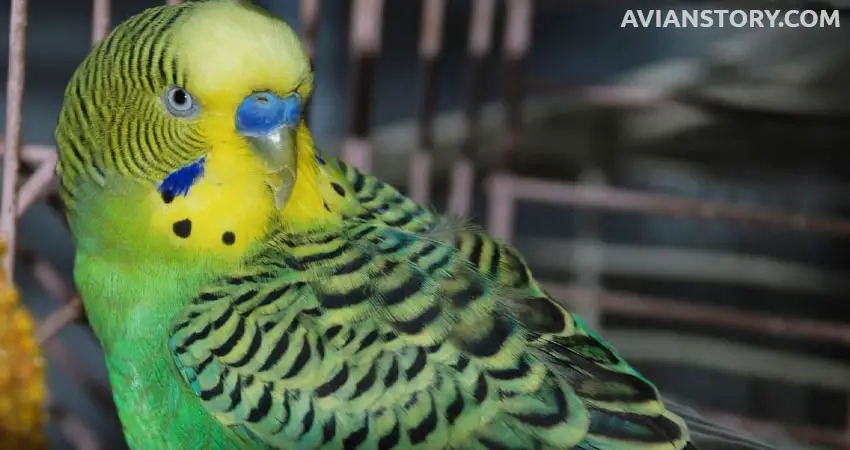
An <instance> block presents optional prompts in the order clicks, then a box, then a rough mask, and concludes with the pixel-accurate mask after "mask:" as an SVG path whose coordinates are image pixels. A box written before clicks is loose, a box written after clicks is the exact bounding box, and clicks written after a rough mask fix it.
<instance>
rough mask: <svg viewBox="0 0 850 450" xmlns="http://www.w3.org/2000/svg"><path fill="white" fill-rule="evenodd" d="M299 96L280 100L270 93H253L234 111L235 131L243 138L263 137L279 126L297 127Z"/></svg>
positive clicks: (299, 117) (299, 105)
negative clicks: (243, 136)
mask: <svg viewBox="0 0 850 450" xmlns="http://www.w3.org/2000/svg"><path fill="white" fill-rule="evenodd" d="M301 111H302V103H301V96H300V95H298V94H297V93H293V94H291V95H289V96H287V97H286V98H280V97H278V96H277V95H275V94H272V93H271V92H255V93H253V94H251V95H249V96H248V97H245V100H243V101H242V103H241V104H240V105H239V108H237V109H236V131H237V132H239V133H240V134H243V135H245V136H263V135H266V134H269V133H270V132H272V131H273V130H275V129H276V128H278V127H280V126H281V125H287V126H290V127H296V126H298V122H300V121H301Z"/></svg>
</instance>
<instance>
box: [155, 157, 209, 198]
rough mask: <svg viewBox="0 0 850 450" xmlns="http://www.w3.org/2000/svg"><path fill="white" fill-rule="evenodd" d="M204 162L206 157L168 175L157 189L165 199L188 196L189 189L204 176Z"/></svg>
mask: <svg viewBox="0 0 850 450" xmlns="http://www.w3.org/2000/svg"><path fill="white" fill-rule="evenodd" d="M204 162H206V157H204V156H202V157H200V158H198V159H197V160H195V161H193V162H191V163H189V164H186V165H185V166H183V167H181V168H179V169H177V170H175V171H174V172H171V173H169V174H168V176H166V177H165V179H164V180H162V183H161V184H160V185H159V188H157V191H159V194H160V195H162V197H163V198H172V199H173V198H174V197H177V196H178V195H182V196H186V195H187V194H188V193H189V189H190V188H191V187H192V186H193V185H194V184H195V182H197V181H198V180H199V179H200V178H201V177H202V176H203V175H204Z"/></svg>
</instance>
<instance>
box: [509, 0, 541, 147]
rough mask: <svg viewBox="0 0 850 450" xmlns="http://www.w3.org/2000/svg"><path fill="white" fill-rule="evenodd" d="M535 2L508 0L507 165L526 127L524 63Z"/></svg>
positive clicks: (532, 0) (530, 0)
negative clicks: (524, 118)
mask: <svg viewBox="0 0 850 450" xmlns="http://www.w3.org/2000/svg"><path fill="white" fill-rule="evenodd" d="M533 2H534V0H508V4H507V11H506V17H505V37H504V39H505V41H504V49H505V67H504V87H503V89H504V97H505V106H506V107H507V115H506V119H507V123H506V124H505V125H506V127H507V128H506V131H507V134H506V136H505V139H504V140H503V141H502V142H503V144H504V149H505V154H504V155H503V156H504V157H505V158H503V159H502V160H503V161H505V160H507V158H508V157H509V154H508V153H509V152H513V151H515V150H516V146H517V144H518V140H519V133H520V130H519V129H520V127H521V126H522V97H523V88H522V85H523V83H522V63H523V60H524V59H525V56H526V53H527V52H528V47H529V44H530V42H531V25H532V20H531V19H532V12H533V9H534V3H533Z"/></svg>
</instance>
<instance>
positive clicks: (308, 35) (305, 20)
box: [299, 0, 321, 124]
mask: <svg viewBox="0 0 850 450" xmlns="http://www.w3.org/2000/svg"><path fill="white" fill-rule="evenodd" d="M320 6H321V5H320V1H319V0H301V8H300V9H299V12H300V15H301V26H303V27H304V45H305V46H306V47H307V55H308V56H309V57H310V70H311V71H312V70H315V67H316V52H317V48H318V47H317V45H318V44H317V41H318V30H319V11H320ZM310 105H312V97H311V98H309V99H307V103H306V104H305V105H304V121H305V122H306V123H307V124H309V123H310Z"/></svg>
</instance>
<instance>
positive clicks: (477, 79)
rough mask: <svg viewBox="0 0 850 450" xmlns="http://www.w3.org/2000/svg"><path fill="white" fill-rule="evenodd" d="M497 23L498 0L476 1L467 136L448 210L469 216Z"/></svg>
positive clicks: (468, 80) (469, 65)
mask: <svg viewBox="0 0 850 450" xmlns="http://www.w3.org/2000/svg"><path fill="white" fill-rule="evenodd" d="M495 20H496V1H495V0H475V3H473V4H472V16H471V18H470V23H469V36H468V37H467V53H468V56H467V63H466V64H467V69H466V92H467V97H466V101H465V105H464V125H465V127H464V133H463V143H462V144H461V150H460V155H458V159H457V161H455V163H454V164H453V166H452V172H451V175H450V176H451V179H450V182H449V186H450V187H449V198H448V210H449V212H450V213H452V214H454V215H457V216H461V217H463V216H466V215H467V214H469V211H470V210H471V208H472V196H473V192H472V191H473V187H474V185H475V179H474V178H475V159H476V155H477V145H476V144H477V140H478V127H479V110H480V109H481V97H482V86H483V81H484V69H483V66H484V59H485V58H486V57H487V55H488V54H489V53H490V52H491V50H492V48H493V28H494V27H495Z"/></svg>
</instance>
